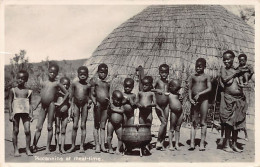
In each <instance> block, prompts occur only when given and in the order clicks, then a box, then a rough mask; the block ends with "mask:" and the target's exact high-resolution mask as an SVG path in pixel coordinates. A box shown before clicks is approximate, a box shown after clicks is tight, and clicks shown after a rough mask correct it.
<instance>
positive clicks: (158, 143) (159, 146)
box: [156, 141, 163, 150]
mask: <svg viewBox="0 0 260 167" xmlns="http://www.w3.org/2000/svg"><path fill="white" fill-rule="evenodd" d="M162 147H163V146H162V143H161V142H159V141H157V143H156V150H160V149H161V148H162Z"/></svg>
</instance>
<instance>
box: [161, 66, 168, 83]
mask: <svg viewBox="0 0 260 167" xmlns="http://www.w3.org/2000/svg"><path fill="white" fill-rule="evenodd" d="M159 74H160V76H161V79H167V77H168V75H169V66H168V65H167V64H162V65H160V66H159Z"/></svg>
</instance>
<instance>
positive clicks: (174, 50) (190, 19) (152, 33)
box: [85, 5, 255, 80]
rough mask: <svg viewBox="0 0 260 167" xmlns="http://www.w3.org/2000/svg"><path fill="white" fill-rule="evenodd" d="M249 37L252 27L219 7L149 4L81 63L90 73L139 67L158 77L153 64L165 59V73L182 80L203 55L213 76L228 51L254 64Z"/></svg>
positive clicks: (126, 72) (127, 71)
mask: <svg viewBox="0 0 260 167" xmlns="http://www.w3.org/2000/svg"><path fill="white" fill-rule="evenodd" d="M254 38H255V37H254V29H253V28H252V27H250V26H249V25H247V24H246V23H245V22H244V21H243V20H242V19H241V18H239V17H237V16H235V15H234V14H232V13H230V12H228V11H227V10H226V9H225V8H223V7H222V6H217V5H176V6H169V5H164V6H150V7H148V8H146V9H145V10H143V11H142V12H140V13H139V14H137V15H136V16H134V17H132V18H130V19H129V20H127V21H126V22H124V23H123V24H122V25H120V26H119V27H118V28H116V29H115V30H114V31H113V32H112V33H111V34H109V35H108V36H107V37H106V38H105V39H104V40H103V42H102V43H101V44H100V45H99V46H98V48H97V49H96V50H95V52H94V53H93V55H92V57H90V58H89V59H88V61H87V62H86V63H85V65H86V66H87V67H88V68H89V71H90V74H91V75H93V74H94V73H95V72H96V70H97V66H98V65H99V64H100V63H106V64H107V65H108V67H109V74H110V75H114V74H118V76H122V77H126V76H128V75H129V74H134V73H135V68H136V67H138V66H139V65H142V66H143V67H144V71H145V74H146V75H152V76H158V66H159V65H160V64H162V63H167V64H168V65H170V67H171V72H170V75H171V77H174V78H176V77H177V78H182V79H183V80H185V79H187V73H190V72H193V71H194V68H195V67H194V64H195V61H196V59H197V58H200V57H203V58H205V59H206V60H207V69H206V71H205V72H206V73H207V74H209V75H211V76H212V77H216V75H217V74H218V70H219V68H220V66H222V64H223V63H222V54H223V52H224V51H226V50H228V49H229V50H233V51H234V52H235V54H236V55H238V54H240V53H245V54H246V55H247V56H248V64H252V65H253V66H254V61H255V60H254V56H255V50H254V49H255V48H254V45H255V43H254Z"/></svg>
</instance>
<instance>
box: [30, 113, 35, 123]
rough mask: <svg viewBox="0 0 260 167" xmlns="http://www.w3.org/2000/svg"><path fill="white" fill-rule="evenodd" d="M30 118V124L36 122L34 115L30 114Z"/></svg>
mask: <svg viewBox="0 0 260 167" xmlns="http://www.w3.org/2000/svg"><path fill="white" fill-rule="evenodd" d="M29 118H30V122H33V120H34V118H33V114H29Z"/></svg>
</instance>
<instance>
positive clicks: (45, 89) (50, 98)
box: [41, 81, 58, 106]
mask: <svg viewBox="0 0 260 167" xmlns="http://www.w3.org/2000/svg"><path fill="white" fill-rule="evenodd" d="M57 91H58V82H56V81H54V82H50V81H45V82H44V83H43V85H42V90H41V103H42V104H43V105H45V106H48V105H49V104H50V103H51V102H56V100H57V99H56V98H57V96H56V93H57Z"/></svg>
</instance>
